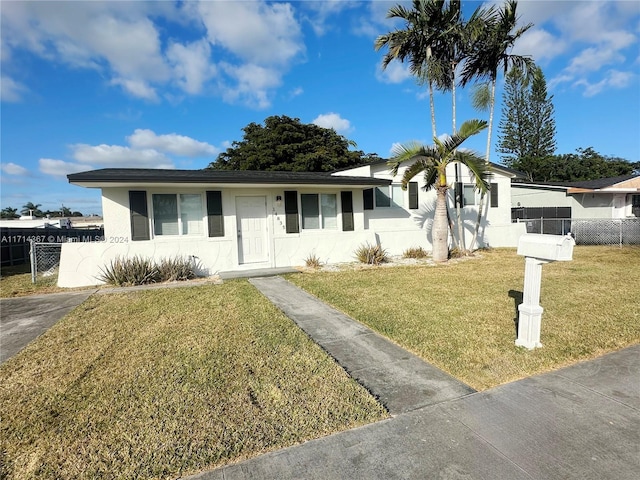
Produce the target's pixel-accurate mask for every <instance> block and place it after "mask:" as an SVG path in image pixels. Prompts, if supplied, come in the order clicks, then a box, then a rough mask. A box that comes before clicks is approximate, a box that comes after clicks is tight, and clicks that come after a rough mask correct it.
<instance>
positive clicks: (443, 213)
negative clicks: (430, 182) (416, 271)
mask: <svg viewBox="0 0 640 480" xmlns="http://www.w3.org/2000/svg"><path fill="white" fill-rule="evenodd" d="M448 188H449V187H448V186H447V185H446V183H445V184H444V185H439V186H437V187H436V194H437V195H436V211H435V214H434V216H433V228H432V229H431V235H432V236H433V261H434V262H446V261H447V259H448V258H449V242H448V241H447V240H448V237H449V225H448V222H447V189H448Z"/></svg>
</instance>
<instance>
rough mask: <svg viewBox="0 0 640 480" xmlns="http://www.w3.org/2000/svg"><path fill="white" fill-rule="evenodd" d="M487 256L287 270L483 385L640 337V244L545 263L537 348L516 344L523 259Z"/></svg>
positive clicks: (578, 251)
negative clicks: (312, 270) (346, 268)
mask: <svg viewBox="0 0 640 480" xmlns="http://www.w3.org/2000/svg"><path fill="white" fill-rule="evenodd" d="M479 255H481V258H470V259H466V260H463V261H460V262H456V261H454V262H450V263H449V264H446V265H438V266H421V267H394V268H372V269H367V270H357V271H340V272H317V273H305V274H294V275H290V276H289V277H288V278H289V280H290V281H292V282H293V283H295V284H297V285H299V286H300V287H302V288H304V289H305V290H307V291H309V292H311V293H313V294H314V295H316V296H317V297H319V298H320V299H322V300H324V301H326V302H327V303H330V304H332V305H334V306H335V307H336V308H338V309H339V310H342V311H343V312H345V313H347V314H348V315H350V316H352V317H353V318H355V319H357V320H359V321H360V322H362V323H364V324H366V325H367V326H369V327H371V328H372V329H374V330H376V331H377V332H379V333H381V334H382V335H384V336H386V337H388V338H390V339H392V340H393V341H394V342H396V343H398V344H399V345H401V346H402V347H404V348H406V349H408V350H411V351H413V352H414V353H416V354H417V355H419V356H421V357H422V358H424V359H425V360H427V361H428V362H431V363H433V364H434V365H436V366H438V367H440V368H442V369H443V370H445V371H447V372H449V373H450V374H452V375H453V376H455V377H457V378H459V379H460V380H462V381H464V382H465V383H467V384H469V385H471V386H472V387H474V388H476V389H479V390H482V389H486V388H490V387H492V386H495V385H498V384H501V383H504V382H508V381H512V380H516V379H519V378H523V377H526V376H529V375H533V374H536V373H541V372H544V371H548V370H552V369H556V368H559V367H561V366H563V365H567V364H570V363H574V362H576V361H579V360H585V359H589V358H593V357H596V356H598V355H601V354H603V353H605V352H608V351H612V350H617V349H620V348H622V347H625V346H628V345H631V344H634V343H638V342H640V293H639V290H638V287H639V286H640V248H638V247H626V248H618V247H615V246H611V247H586V246H577V247H575V249H574V260H573V261H572V262H555V263H551V264H547V265H544V266H543V268H542V292H541V300H540V303H541V305H542V307H543V308H544V313H543V316H542V333H541V342H542V344H543V345H544V347H543V348H540V349H536V350H533V351H528V350H526V349H523V348H518V347H516V346H515V345H514V341H515V338H516V330H515V322H514V321H515V317H516V305H517V303H520V302H521V299H519V294H521V292H522V289H523V282H524V257H521V256H518V255H516V253H515V250H513V249H497V250H490V251H483V252H481V253H479ZM516 299H517V300H516Z"/></svg>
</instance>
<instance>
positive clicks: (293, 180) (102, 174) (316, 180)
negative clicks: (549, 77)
mask: <svg viewBox="0 0 640 480" xmlns="http://www.w3.org/2000/svg"><path fill="white" fill-rule="evenodd" d="M67 178H68V179H69V183H76V184H90V183H95V184H96V186H99V185H101V184H109V183H125V184H136V183H138V184H148V183H210V184H264V185H268V184H281V185H354V186H366V185H389V184H390V183H391V180H385V179H380V178H369V177H350V176H345V175H331V174H330V173H324V172H270V171H254V170H211V169H203V170H159V169H153V168H103V169H100V170H90V171H88V172H80V173H72V174H70V175H67Z"/></svg>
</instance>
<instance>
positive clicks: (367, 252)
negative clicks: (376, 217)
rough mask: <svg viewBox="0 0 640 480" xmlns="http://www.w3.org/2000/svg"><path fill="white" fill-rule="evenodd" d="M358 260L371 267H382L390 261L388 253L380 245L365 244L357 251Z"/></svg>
mask: <svg viewBox="0 0 640 480" xmlns="http://www.w3.org/2000/svg"><path fill="white" fill-rule="evenodd" d="M356 258H357V259H358V260H359V261H360V262H362V263H367V264H369V265H380V264H381V263H384V262H386V261H387V260H388V258H387V251H386V250H385V249H384V248H382V247H381V246H380V245H371V244H369V243H365V244H364V245H361V246H360V247H358V249H357V250H356Z"/></svg>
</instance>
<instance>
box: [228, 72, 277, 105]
mask: <svg viewBox="0 0 640 480" xmlns="http://www.w3.org/2000/svg"><path fill="white" fill-rule="evenodd" d="M220 66H221V68H222V69H223V70H224V72H225V73H226V74H227V75H229V77H230V78H231V79H232V80H233V85H229V86H227V87H225V88H224V91H223V92H222V93H223V98H224V99H225V100H226V101H228V102H231V103H234V102H236V101H241V102H243V103H246V104H247V105H250V106H252V107H255V108H267V107H268V106H269V105H271V100H270V93H271V91H272V90H273V89H274V88H276V87H278V86H280V84H281V83H282V76H281V74H280V73H279V72H278V71H277V70H276V69H273V68H266V67H262V66H259V65H252V64H245V65H239V66H236V65H231V64H228V63H222V64H221V65H220Z"/></svg>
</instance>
